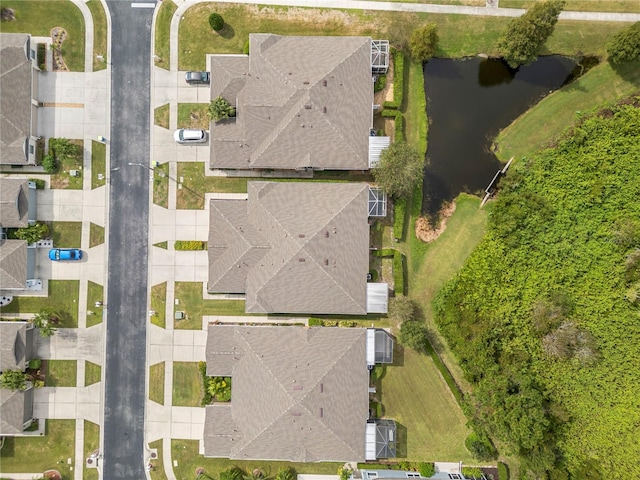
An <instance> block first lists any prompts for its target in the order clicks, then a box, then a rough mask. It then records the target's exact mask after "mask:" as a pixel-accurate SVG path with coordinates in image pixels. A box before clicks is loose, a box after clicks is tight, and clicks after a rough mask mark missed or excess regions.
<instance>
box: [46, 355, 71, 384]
mask: <svg viewBox="0 0 640 480" xmlns="http://www.w3.org/2000/svg"><path fill="white" fill-rule="evenodd" d="M46 362H47V370H46V380H45V381H44V385H45V387H75V386H76V376H77V372H78V362H77V361H75V360H46Z"/></svg>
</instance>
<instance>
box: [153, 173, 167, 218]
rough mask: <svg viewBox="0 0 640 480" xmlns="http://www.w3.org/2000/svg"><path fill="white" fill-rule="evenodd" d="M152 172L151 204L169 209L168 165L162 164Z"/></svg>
mask: <svg viewBox="0 0 640 480" xmlns="http://www.w3.org/2000/svg"><path fill="white" fill-rule="evenodd" d="M153 170H154V173H153V203H154V204H156V205H158V206H160V207H163V208H169V164H168V163H163V164H161V165H158V166H157V167H155V168H154V169H153Z"/></svg>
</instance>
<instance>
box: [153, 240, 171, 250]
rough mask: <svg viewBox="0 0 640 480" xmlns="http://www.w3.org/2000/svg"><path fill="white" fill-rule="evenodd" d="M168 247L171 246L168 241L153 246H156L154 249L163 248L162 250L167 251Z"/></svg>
mask: <svg viewBox="0 0 640 480" xmlns="http://www.w3.org/2000/svg"><path fill="white" fill-rule="evenodd" d="M168 245H169V242H167V241H164V242H158V243H154V244H153V246H154V247H158V248H162V249H164V250H166V249H167V247H168Z"/></svg>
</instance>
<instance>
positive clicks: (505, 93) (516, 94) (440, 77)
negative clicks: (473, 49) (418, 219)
mask: <svg viewBox="0 0 640 480" xmlns="http://www.w3.org/2000/svg"><path fill="white" fill-rule="evenodd" d="M574 66H575V63H574V62H573V61H572V60H571V59H568V58H564V57H557V56H554V57H541V58H540V59H538V60H537V61H536V62H534V63H533V64H531V65H530V66H528V67H521V68H519V69H517V70H512V69H510V68H509V67H508V66H506V65H505V64H504V63H503V62H502V61H500V60H495V59H482V58H472V59H466V60H450V59H432V60H430V61H429V62H427V63H426V64H425V67H424V77H425V92H426V95H427V114H428V117H429V122H430V125H429V134H428V150H427V164H426V167H425V177H424V193H423V203H422V210H423V212H424V213H428V214H434V213H436V212H437V211H438V210H439V209H440V207H441V205H442V202H443V201H449V200H452V199H453V198H455V197H456V196H457V195H458V194H459V193H460V192H468V193H479V192H481V191H482V190H484V188H485V187H486V186H487V184H488V183H489V182H490V181H491V179H492V178H493V175H494V174H495V173H496V171H497V170H498V168H499V166H500V163H499V162H498V160H497V159H496V157H495V156H494V155H493V154H492V153H491V152H490V150H489V148H490V146H491V141H492V139H493V138H494V137H495V135H496V134H497V133H498V131H500V130H501V129H502V128H504V127H506V126H507V125H509V124H510V123H511V122H512V121H513V120H515V119H516V118H517V117H518V116H519V115H520V114H522V113H523V112H525V111H526V110H527V109H528V108H529V107H531V106H532V105H533V104H535V103H536V102H537V101H539V99H540V98H541V97H543V96H544V95H545V94H547V93H549V91H551V90H555V89H557V88H559V87H560V86H562V84H563V83H564V82H565V80H566V79H567V77H568V76H569V75H570V74H571V71H572V70H573V68H574Z"/></svg>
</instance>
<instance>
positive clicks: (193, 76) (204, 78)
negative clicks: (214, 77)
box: [184, 72, 209, 85]
mask: <svg viewBox="0 0 640 480" xmlns="http://www.w3.org/2000/svg"><path fill="white" fill-rule="evenodd" d="M184 79H185V81H186V82H187V83H188V84H189V85H208V84H209V72H187V73H185V74H184Z"/></svg>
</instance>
